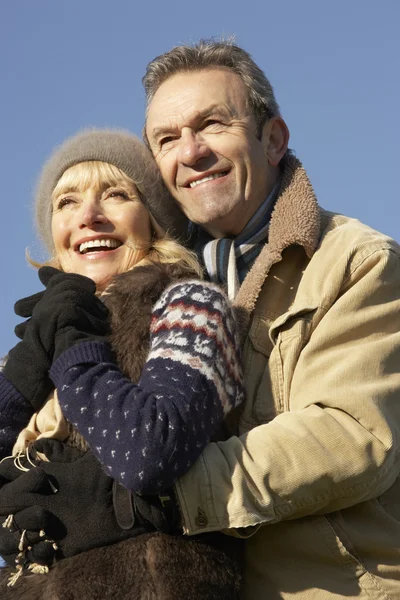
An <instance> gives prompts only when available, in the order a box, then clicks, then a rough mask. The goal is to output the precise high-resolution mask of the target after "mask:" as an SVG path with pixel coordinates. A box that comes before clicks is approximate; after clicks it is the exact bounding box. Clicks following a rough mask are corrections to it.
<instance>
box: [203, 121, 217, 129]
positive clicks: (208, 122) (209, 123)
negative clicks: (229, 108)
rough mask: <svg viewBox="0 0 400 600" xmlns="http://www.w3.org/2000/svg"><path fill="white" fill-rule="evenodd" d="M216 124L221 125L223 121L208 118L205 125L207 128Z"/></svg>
mask: <svg viewBox="0 0 400 600" xmlns="http://www.w3.org/2000/svg"><path fill="white" fill-rule="evenodd" d="M215 125H221V121H217V119H207V121H206V122H205V123H204V126H203V127H204V129H205V128H206V127H213V126H215Z"/></svg>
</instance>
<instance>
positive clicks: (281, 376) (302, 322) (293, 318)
mask: <svg viewBox="0 0 400 600" xmlns="http://www.w3.org/2000/svg"><path fill="white" fill-rule="evenodd" d="M316 311H317V308H316V307H313V306H309V307H303V308H298V309H296V310H294V309H291V310H289V311H288V312H287V313H285V314H284V315H281V317H279V319H277V320H276V321H275V322H274V323H273V324H272V326H271V329H270V332H269V337H270V340H271V343H272V344H273V351H272V352H271V356H270V373H271V380H272V384H273V388H272V389H273V393H274V395H275V396H276V397H279V405H280V412H283V411H289V410H290V390H291V385H292V379H293V375H294V372H295V369H296V366H297V363H298V360H299V356H300V354H301V352H302V350H303V349H304V347H305V346H306V345H307V343H308V341H309V339H310V336H311V333H312V331H313V328H314V315H315V313H316Z"/></svg>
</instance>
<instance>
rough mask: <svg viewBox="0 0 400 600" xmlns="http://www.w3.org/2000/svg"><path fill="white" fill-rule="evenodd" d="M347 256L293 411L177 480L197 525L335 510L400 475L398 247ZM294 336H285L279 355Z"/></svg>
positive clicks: (299, 377)
mask: <svg viewBox="0 0 400 600" xmlns="http://www.w3.org/2000/svg"><path fill="white" fill-rule="evenodd" d="M343 264H344V267H341V268H343V277H342V279H341V281H342V283H341V288H340V292H339V294H337V295H335V297H334V298H332V299H331V300H330V303H329V305H328V303H327V304H326V305H325V306H323V307H319V308H318V310H322V312H323V316H322V318H321V319H320V321H319V323H318V324H317V326H316V327H315V329H314V330H313V331H312V332H311V335H310V338H309V340H308V343H307V344H306V345H305V347H304V348H303V349H302V350H301V351H300V353H299V356H298V359H297V364H296V366H295V368H294V371H293V376H292V379H291V382H290V384H289V388H288V391H287V402H288V407H286V411H287V412H283V413H281V414H279V415H278V416H277V417H275V418H274V419H273V420H272V421H271V422H269V423H267V424H264V425H260V426H258V427H255V428H254V429H252V430H250V431H249V432H248V433H246V434H245V435H242V436H241V437H232V438H231V439H229V440H227V441H225V442H222V443H210V444H209V445H208V446H207V447H206V449H205V450H204V452H203V453H202V455H201V457H200V458H199V459H198V460H197V462H196V463H195V465H194V466H193V467H192V468H191V469H190V470H189V471H188V473H186V474H185V475H184V476H183V477H182V478H181V479H180V480H179V481H178V482H177V484H176V490H177V493H178V497H179V500H180V505H181V509H182V513H183V515H184V521H185V527H186V531H187V533H189V534H195V533H200V532H204V531H212V530H218V529H229V528H242V527H249V530H248V532H249V534H251V527H250V526H256V525H260V524H268V523H271V524H272V523H276V522H279V521H282V520H288V519H295V518H299V517H303V516H307V515H312V514H317V513H322V514H326V513H329V512H332V511H335V510H339V509H342V508H346V507H349V506H353V505H355V504H358V503H360V502H363V501H365V500H368V499H371V498H375V497H377V496H379V495H380V494H381V493H383V492H384V491H385V490H387V489H388V488H389V487H390V486H391V485H392V484H393V482H394V481H395V479H396V477H397V476H398V475H399V469H400V463H399V449H400V258H399V251H398V248H397V249H395V250H394V251H393V250H388V249H387V248H384V249H383V248H382V249H375V250H374V251H371V252H370V253H368V252H364V254H363V256H361V257H359V259H358V262H357V264H356V265H354V263H353V264H350V260H347V263H346V262H345V261H343ZM320 281H321V280H320ZM311 284H312V282H311ZM314 285H319V284H318V282H316V283H314ZM283 343H284V342H283V341H282V338H280V337H279V335H278V337H277V339H276V340H275V347H274V349H273V353H274V360H276V361H278V362H279V361H281V362H282V360H281V359H282V352H283V351H284V349H283ZM294 343H295V342H294ZM286 344H289V345H290V340H288V339H286ZM292 347H293V346H292ZM271 359H272V354H271V358H270V362H271ZM270 369H271V366H270ZM279 385H280V386H282V387H283V386H284V381H282V380H280V383H279ZM285 402H286V397H285Z"/></svg>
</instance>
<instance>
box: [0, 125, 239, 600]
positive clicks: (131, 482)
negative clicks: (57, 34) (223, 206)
mask: <svg viewBox="0 0 400 600" xmlns="http://www.w3.org/2000/svg"><path fill="white" fill-rule="evenodd" d="M150 215H151V216H150ZM37 217H38V218H37V222H38V227H39V231H40V233H41V235H42V238H43V239H44V241H45V242H46V243H47V246H48V247H49V249H50V251H51V252H52V254H53V258H52V261H51V264H52V265H53V266H52V267H43V268H41V269H39V276H40V279H41V281H42V283H44V285H45V286H46V289H45V291H44V292H40V293H39V294H35V295H34V296H31V297H29V298H26V299H24V300H22V301H20V302H19V303H17V305H16V311H17V313H18V314H20V315H21V316H24V317H29V319H28V321H26V322H25V323H24V324H22V325H21V326H20V328H19V330H18V333H19V334H20V335H21V336H23V339H22V341H21V342H20V343H19V344H18V345H17V346H16V347H15V348H14V349H12V350H11V351H10V353H9V357H8V360H7V363H6V365H5V367H4V370H3V373H2V375H1V379H0V414H1V420H2V422H1V423H0V425H1V427H0V429H2V435H3V439H2V446H3V447H2V453H3V455H7V454H9V453H10V452H11V446H12V445H13V444H14V443H15V440H16V438H17V435H18V434H19V435H18V440H17V443H16V445H14V452H13V454H14V455H15V453H21V452H23V451H24V450H25V448H26V447H27V446H29V444H32V440H38V441H36V442H34V444H33V446H34V451H33V453H32V455H31V453H30V452H28V454H27V456H28V459H29V460H31V461H32V456H33V459H34V460H37V458H36V456H35V453H36V454H37V455H38V456H39V458H41V459H43V458H45V459H46V460H49V462H41V463H40V466H39V467H38V468H36V469H30V468H29V465H27V463H26V462H25V463H24V465H23V468H25V469H27V470H28V473H26V474H24V475H21V476H18V475H19V473H18V472H17V469H16V468H15V466H14V462H13V461H6V462H5V463H3V464H5V468H4V470H3V488H2V489H1V490H0V510H2V511H3V512H2V513H1V514H4V515H5V516H7V515H8V513H9V512H10V513H11V515H12V516H11V515H8V520H6V522H5V525H6V526H10V525H11V530H12V531H11V532H10V537H9V538H8V541H7V542H6V544H5V547H7V548H13V543H14V546H15V540H16V539H17V538H18V536H19V539H18V544H19V551H20V555H19V559H18V560H19V565H18V566H19V572H22V570H23V568H24V567H25V566H27V564H29V562H39V563H40V562H42V563H49V562H51V561H52V560H53V559H54V554H56V555H57V556H64V557H68V556H73V555H74V554H76V553H77V552H82V551H83V550H86V549H88V548H92V547H93V548H94V547H97V546H99V545H102V544H110V543H112V542H116V541H118V540H121V539H125V538H129V537H132V535H137V534H138V533H143V532H145V531H149V529H150V530H151V529H153V528H152V527H151V525H156V526H157V528H158V529H163V530H168V521H170V523H169V525H171V523H172V526H171V527H170V528H171V529H173V527H175V526H177V523H178V522H179V519H178V518H177V515H176V512H174V511H175V509H176V502H174V498H173V491H172V490H171V486H172V484H173V483H174V481H175V480H176V479H177V478H178V477H179V476H181V475H182V474H183V473H184V472H186V471H187V469H188V468H189V467H190V466H191V465H192V464H193V463H194V461H195V460H196V459H197V458H198V456H199V455H200V453H201V451H202V450H203V449H204V447H205V445H206V444H207V443H208V441H209V440H210V438H211V436H212V435H214V434H215V433H216V430H217V426H218V424H220V423H221V420H222V419H223V417H224V416H225V415H226V414H227V413H228V412H229V411H230V410H231V409H233V408H235V407H236V406H238V405H239V404H240V403H241V401H242V400H243V385H242V380H241V370H240V360H239V352H238V348H239V343H238V339H237V334H236V332H235V325H234V322H233V317H232V314H231V309H230V307H229V306H228V304H227V301H226V299H225V297H224V295H223V294H222V293H221V292H220V291H219V290H218V289H217V288H216V287H215V286H213V285H211V284H207V283H203V282H200V281H199V280H198V274H199V267H198V265H197V263H196V261H195V259H194V257H193V255H192V254H191V253H189V252H188V251H187V250H185V249H184V248H183V247H182V246H180V245H178V244H177V243H176V242H174V241H172V240H171V239H170V238H169V237H168V236H166V235H165V234H163V233H162V229H161V227H162V228H163V229H164V230H169V231H170V232H171V233H174V234H179V228H180V231H181V232H182V231H183V229H184V221H183V217H182V216H181V215H180V213H179V211H177V208H176V207H175V206H174V205H173V203H172V200H171V199H170V198H169V197H168V196H167V195H166V193H165V192H164V189H163V187H162V185H161V182H160V179H159V176H158V173H157V170H156V168H155V166H154V163H153V162H152V159H151V158H150V156H149V154H148V153H147V150H146V149H145V148H144V146H143V144H141V143H140V142H139V141H138V140H137V139H136V138H134V137H133V136H131V135H129V134H126V133H122V132H110V131H89V132H85V133H82V134H79V135H78V136H75V137H74V138H72V139H70V140H68V141H67V142H66V143H65V144H64V145H63V146H61V148H59V149H58V150H57V151H56V152H55V154H54V155H53V156H52V157H51V159H50V160H49V162H48V163H47V164H46V166H45V168H44V170H43V172H42V176H41V180H40V183H39V188H38V194H37ZM171 217H172V218H171ZM175 217H176V218H175ZM173 224H174V225H175V231H173ZM160 226H161V227H160ZM176 229H178V231H177V230H176ZM54 267H57V269H56V268H54ZM196 275H197V278H196V279H194V277H196ZM165 288H166V289H165ZM99 294H102V299H101V300H100V299H99V297H98V295H99ZM103 300H104V302H103ZM104 303H106V304H107V306H109V309H110V311H111V333H110V332H109V330H108V310H107V308H106V307H105V304H104ZM153 304H154V306H153ZM150 321H151V323H150ZM109 333H110V335H109ZM49 372H50V377H49ZM133 381H137V385H136V384H135V383H133ZM54 386H55V387H56V388H57V394H55V395H52V396H51V398H50V399H49V400H48V399H47V397H48V393H49V391H50V389H51V388H52V387H54ZM46 400H47V402H46ZM60 408H61V411H60ZM32 413H34V414H33V415H32ZM65 417H66V418H67V419H68V421H69V422H70V423H73V424H74V427H73V430H72V431H71V426H70V425H67V422H66V421H65ZM29 419H30V422H29V425H28V427H26V424H27V422H28V420H29ZM21 429H22V431H20V430H21ZM76 432H77V433H76ZM43 438H44V439H45V440H46V438H56V439H58V440H65V439H68V440H69V442H70V444H72V445H74V446H80V447H82V446H84V445H85V443H86V442H87V443H88V445H89V446H90V449H91V451H90V452H86V453H85V454H81V453H77V450H76V448H74V449H73V450H70V449H66V448H65V446H62V445H60V444H54V443H50V442H48V441H43ZM85 441H86V442H85ZM43 455H45V456H43ZM93 455H95V456H96V457H97V459H98V460H99V461H100V463H102V465H103V467H104V468H105V470H106V471H107V472H108V473H109V475H110V476H111V477H112V479H113V480H116V481H119V482H120V484H122V486H123V487H122V486H118V485H113V484H112V480H110V479H109V478H108V477H107V476H106V475H105V474H104V472H103V470H102V469H100V468H97V464H98V463H97V461H96V460H95V459H94V458H93ZM88 463H89V464H90V468H91V469H92V471H95V472H96V477H95V478H94V479H91V481H90V482H89V488H88V501H89V502H91V503H92V504H93V501H94V497H95V496H96V495H97V496H98V497H99V499H100V502H98V504H100V505H101V506H100V513H99V514H101V523H100V524H99V523H97V527H96V526H93V523H88V521H89V522H90V514H91V512H93V513H95V511H90V509H89V507H90V504H89V505H88V506H87V507H85V509H84V510H83V509H82V507H81V508H79V507H74V510H73V511H72V510H71V509H70V507H69V510H66V506H67V502H66V501H65V500H64V501H63V494H65V495H66V498H68V496H70V495H71V489H72V487H73V485H86V484H88V482H87V478H86V477H85V476H83V478H82V481H80V480H79V473H80V472H81V471H80V470H79V469H80V466H82V465H83V467H82V473H86V472H87V471H85V468H86V469H87V464H88ZM71 465H72V467H71ZM68 469H69V470H70V473H69V479H68V477H67V479H66V480H68V482H69V483H68V486H65V485H64V489H62V486H61V485H60V487H59V489H58V488H57V489H56V491H57V496H56V497H57V499H58V498H59V514H56V515H55V517H57V520H58V522H61V523H62V524H64V525H65V523H67V524H68V526H67V527H66V529H67V532H64V535H63V534H62V532H61V531H60V529H57V527H56V526H54V523H52V519H51V518H49V514H50V516H53V517H54V515H53V514H52V513H51V511H50V510H48V509H49V505H47V504H46V501H45V500H46V497H45V496H43V497H42V496H40V499H41V501H42V500H43V498H44V500H43V503H42V505H41V506H40V507H39V508H40V511H39V513H38V512H37V510H36V509H37V508H38V507H36V508H35V510H36V512H35V518H37V517H38V514H39V516H40V518H39V521H40V519H43V518H44V519H45V522H46V523H47V522H48V524H49V531H47V528H45V529H46V534H47V537H46V535H45V536H44V537H45V539H43V535H42V537H41V532H38V530H39V527H36V528H35V526H32V512H29V509H30V507H31V505H32V503H35V502H34V501H32V497H31V496H29V494H30V493H31V492H32V489H33V488H32V487H29V486H32V482H33V481H34V486H37V485H38V481H39V479H40V484H43V482H45V484H46V485H47V484H48V483H49V479H48V478H45V479H43V477H44V475H43V474H47V475H50V476H51V477H53V478H55V481H56V486H57V485H58V480H59V479H61V480H62V475H61V474H62V473H65V472H66V471H67V470H68ZM93 481H95V484H96V485H97V488H96V485H95V487H94V488H93ZM27 482H28V483H27ZM53 484H54V479H53ZM90 485H92V488H91V487H90ZM13 486H14V487H13ZM37 489H38V488H37V487H35V490H37ZM99 489H100V490H101V492H102V493H98V491H99ZM126 489H128V490H130V491H132V492H134V493H135V494H136V495H135V497H134V498H135V500H134V511H133V512H134V514H131V513H130V510H131V509H132V506H131V505H130V504H129V503H128V504H129V506H128V505H127V498H126V492H125V490H126ZM11 490H13V491H14V493H13V494H12V495H13V497H15V498H16V500H15V501H14V504H13V506H12V510H11V504H12V502H11V500H10V497H11V496H10V494H11ZM16 491H17V492H18V493H15V492H16ZM53 491H54V490H53ZM27 492H28V493H27ZM111 492H113V495H114V502H113V506H111V505H112V503H111V500H110V498H111ZM138 493H139V494H140V496H138V495H137V494H138ZM49 494H50V492H49ZM144 494H145V495H146V494H150V495H151V496H145V497H144V496H143V495H144ZM52 500H54V499H53V498H52ZM164 503H166V508H165V507H164V506H163V504H164ZM110 506H111V508H113V507H114V509H115V510H116V515H114V514H111V517H110ZM127 506H128V509H127ZM2 507H3V508H2ZM4 507H7V510H6V511H5V512H4V510H5V509H4ZM51 508H52V510H54V503H53V504H51ZM111 512H112V511H111ZM131 512H132V511H131ZM27 514H29V518H28V519H27V520H28V521H29V526H28V525H26V524H25V523H24V522H23V520H24V518H27ZM77 515H81V519H79V518H78V517H77ZM97 516H98V515H97ZM46 518H47V521H46ZM68 519H69V520H68ZM33 520H34V519H33ZM39 521H38V522H39ZM53 521H54V519H53ZM134 521H135V524H134ZM52 525H53V527H52ZM99 525H100V526H99ZM20 530H27V532H26V533H24V535H23V536H22V537H21V531H20ZM49 532H51V533H49ZM54 532H55V535H54ZM58 534H59V535H58ZM153 537H154V536H153ZM52 538H55V539H56V543H54V542H53V539H52ZM146 539H147V538H146ZM138 540H140V538H138ZM163 543H164V544H165V543H166V544H167V546H168V542H165V540H164V541H163ZM180 543H181V542H178V544H180ZM7 544H8V546H7ZM186 548H187V549H188V553H189V545H187V544H186V545H185V550H186ZM164 549H165V548H164ZM102 550H104V548H102ZM125 550H126V549H125ZM142 550H143V547H142ZM147 550H148V548H147ZM35 551H36V552H35ZM165 551H166V552H167V550H165ZM9 554H12V551H10V553H9ZM150 554H151V555H152V560H153V559H154V557H156V556H157V550H156V549H154V548H153V552H152V553H150ZM125 556H126V553H125ZM175 558H176V557H175ZM93 560H94V559H93V556H91V557H90V560H89V563H88V564H89V565H90V564H91V565H93ZM65 562H67V561H65ZM103 562H104V561H103ZM153 562H154V561H153ZM75 564H76V563H75ZM80 564H82V561H81V563H80ZM67 568H68V567H65V566H64V567H63V566H62V563H60V569H61V570H62V569H67ZM56 569H57V567H56V568H55V569H53V573H55V572H56ZM144 571H146V572H148V571H149V567H148V563H147V567H146V569H144ZM142 572H143V569H142ZM171 572H172V571H171ZM54 577H55V576H53V581H54V580H55V579H54ZM210 577H211V575H210ZM36 579H37V578H36ZM39 579H40V577H39ZM172 583H173V585H174V586H175V587H176V584H177V581H176V580H175V582H172ZM31 585H32V582H31ZM40 585H41V586H42V592H41V593H42V596H41V597H42V598H44V597H45V596H44V595H43V594H44V592H43V589H44V588H43V582H41V584H40ZM152 585H153V587H154V582H153V584H152ZM235 586H236V587H237V581H236V580H235V582H234V587H235ZM181 591H182V590H181V589H180V592H181ZM49 593H53V592H49ZM210 593H211V592H210ZM102 595H103V597H104V593H102ZM14 597H15V596H14ZM31 597H32V596H31ZM49 597H50V596H49ZM51 597H53V596H51ZM72 597H73V596H72ZM82 597H87V598H89V596H88V595H87V593H86V595H84V596H82ZM92 597H96V596H92ZM120 597H121V596H120ZM126 597H139V596H130V595H127V596H126ZM154 597H157V596H154ZM160 597H163V598H164V599H165V598H166V597H167V596H166V590H165V588H164V591H163V596H160ZM171 597H173V596H171ZM192 597H194V596H192ZM200 597H203V598H205V597H206V596H205V595H204V593H203V595H202V596H200ZM210 597H211V596H210ZM219 597H222V596H219ZM227 597H229V596H227ZM230 597H233V596H232V593H231V596H230Z"/></svg>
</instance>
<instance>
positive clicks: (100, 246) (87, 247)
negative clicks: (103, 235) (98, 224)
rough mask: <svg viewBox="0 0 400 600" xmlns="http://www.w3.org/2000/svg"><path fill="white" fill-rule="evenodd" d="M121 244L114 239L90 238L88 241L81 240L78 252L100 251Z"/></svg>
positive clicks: (112, 248)
mask: <svg viewBox="0 0 400 600" xmlns="http://www.w3.org/2000/svg"><path fill="white" fill-rule="evenodd" d="M119 246H122V242H120V241H119V240H114V239H103V240H90V241H88V242H82V244H79V247H78V250H79V254H88V253H89V252H101V251H106V252H107V251H109V250H115V248H119Z"/></svg>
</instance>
